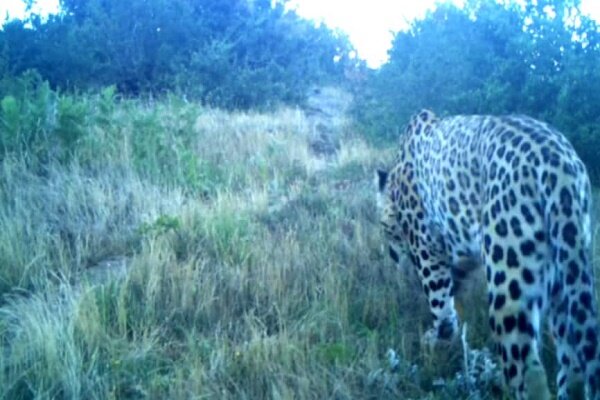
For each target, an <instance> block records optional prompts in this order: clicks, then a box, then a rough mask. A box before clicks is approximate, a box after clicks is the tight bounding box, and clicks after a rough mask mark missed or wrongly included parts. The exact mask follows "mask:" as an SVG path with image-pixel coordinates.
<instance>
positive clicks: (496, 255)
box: [492, 244, 504, 263]
mask: <svg viewBox="0 0 600 400" xmlns="http://www.w3.org/2000/svg"><path fill="white" fill-rule="evenodd" d="M503 257H504V251H503V250H502V247H500V246H499V245H497V244H495V245H494V250H493V252H492V261H493V262H494V263H498V262H500V261H501V260H502V258H503Z"/></svg>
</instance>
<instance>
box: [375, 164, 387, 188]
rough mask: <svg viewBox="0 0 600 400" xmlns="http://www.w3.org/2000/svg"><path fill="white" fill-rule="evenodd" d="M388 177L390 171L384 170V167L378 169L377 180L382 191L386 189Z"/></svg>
mask: <svg viewBox="0 0 600 400" xmlns="http://www.w3.org/2000/svg"><path fill="white" fill-rule="evenodd" d="M387 179H388V172H387V171H384V170H382V169H378V170H377V177H376V182H377V187H378V188H379V191H380V192H383V190H384V189H385V185H386V184H387Z"/></svg>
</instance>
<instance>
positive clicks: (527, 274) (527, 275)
mask: <svg viewBox="0 0 600 400" xmlns="http://www.w3.org/2000/svg"><path fill="white" fill-rule="evenodd" d="M522 275H523V281H525V283H527V284H528V285H531V284H533V282H535V278H534V276H533V273H532V272H531V270H530V269H529V268H523V273H522Z"/></svg>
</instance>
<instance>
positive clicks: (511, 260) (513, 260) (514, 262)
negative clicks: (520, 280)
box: [506, 247, 519, 268]
mask: <svg viewBox="0 0 600 400" xmlns="http://www.w3.org/2000/svg"><path fill="white" fill-rule="evenodd" d="M506 265H508V267H509V268H517V267H518V266H519V258H518V257H517V252H516V251H515V250H514V249H513V248H512V247H509V248H508V250H507V251H506Z"/></svg>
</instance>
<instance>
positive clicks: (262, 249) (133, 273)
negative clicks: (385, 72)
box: [0, 92, 600, 399]
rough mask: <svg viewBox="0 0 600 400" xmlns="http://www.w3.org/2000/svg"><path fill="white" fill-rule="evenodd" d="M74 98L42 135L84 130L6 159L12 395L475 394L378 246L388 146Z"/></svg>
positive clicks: (2, 381)
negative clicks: (318, 149) (333, 144)
mask: <svg viewBox="0 0 600 400" xmlns="http://www.w3.org/2000/svg"><path fill="white" fill-rule="evenodd" d="M17 100H18V99H17ZM62 101H63V102H66V100H62ZM63 106H64V107H66V108H65V109H66V110H68V111H69V110H70V112H71V114H68V113H66V114H64V113H60V112H59V113H58V115H59V116H64V115H71V118H70V119H68V120H67V122H68V123H70V125H69V124H68V123H67V122H64V123H62V124H60V123H58V124H56V125H52V126H53V127H54V128H52V129H54V130H52V129H46V130H44V129H42V130H41V131H43V132H51V133H52V134H55V132H56V129H58V128H60V127H63V128H64V129H63V131H62V132H63V134H62V135H63V136H60V135H59V136H58V137H59V138H62V137H64V138H74V140H72V141H68V140H67V141H65V140H62V142H60V143H62V144H61V147H57V148H54V149H53V148H50V150H48V147H47V146H46V147H44V149H43V151H42V150H41V148H40V147H39V146H38V147H36V146H37V145H36V143H38V142H37V141H36V140H37V139H35V138H34V139H32V140H31V141H30V142H28V143H29V144H28V147H27V149H26V150H27V151H25V150H22V151H19V149H18V148H15V149H13V150H14V151H13V152H11V153H8V152H7V153H5V156H4V158H3V159H2V161H1V163H0V196H1V197H0V226H1V227H2V229H0V293H1V294H2V297H1V298H0V342H1V343H2V345H3V352H2V357H0V398H5V399H33V398H36V399H38V398H39V399H50V398H53V399H79V398H81V399H84V398H85V399H124V398H128V399H141V398H148V399H159V398H173V399H200V398H203V399H204V398H215V399H227V398H231V399H259V398H273V399H280V398H282V399H302V398H308V399H313V398H314V399H323V398H331V399H358V398H360V399H369V398H372V399H381V398H404V399H409V398H414V399H420V398H430V399H434V398H435V399H446V398H453V399H456V398H466V397H467V396H468V394H467V393H468V391H467V388H466V386H464V385H462V384H461V381H460V380H457V379H454V377H455V374H456V372H457V371H460V364H461V357H462V354H460V352H450V353H449V354H448V355H445V356H443V357H441V358H440V357H435V358H434V357H433V356H431V355H430V354H429V353H428V352H427V351H426V349H424V348H422V346H421V344H420V339H419V338H420V336H421V334H422V332H423V331H424V330H425V329H427V328H428V324H429V316H428V314H429V313H428V311H427V308H426V304H425V301H424V298H423V296H422V294H421V290H420V289H418V288H417V285H416V284H415V280H414V277H413V276H412V275H411V274H410V273H409V271H407V270H403V269H399V268H397V267H396V266H394V265H393V264H392V263H391V261H390V260H388V258H387V256H386V252H385V248H384V247H383V246H382V243H383V241H382V237H381V234H380V230H379V227H378V224H377V218H376V215H375V208H374V204H375V203H374V197H373V188H372V177H373V170H374V169H375V168H376V167H377V166H378V165H381V163H382V162H385V161H387V160H389V159H390V158H391V157H392V155H393V151H394V149H393V148H390V149H389V150H381V149H375V148H372V147H370V146H369V145H368V144H367V143H366V142H364V141H363V140H361V138H360V135H358V134H357V133H355V132H353V131H352V129H351V125H349V124H348V123H347V122H348V121H345V120H344V119H343V118H342V119H340V118H338V119H335V120H334V123H333V125H332V126H330V127H329V128H328V129H330V131H331V132H334V133H335V135H336V138H337V142H338V144H339V150H338V151H337V153H336V154H335V155H331V156H327V157H325V156H318V155H315V154H314V153H313V152H311V150H310V149H311V147H310V146H309V143H310V141H311V140H312V139H313V136H314V134H315V130H319V129H318V128H317V127H316V123H315V121H314V119H309V118H307V117H306V115H305V114H304V113H303V112H301V111H298V110H281V111H279V112H276V113H274V114H253V113H224V112H222V111H218V110H210V109H205V108H202V107H200V106H198V105H196V104H189V103H185V102H182V101H179V100H176V99H174V98H173V99H170V100H165V101H161V102H156V103H147V102H146V103H142V102H139V101H120V102H119V101H116V100H115V99H114V98H112V94H111V93H110V92H105V93H104V94H103V95H101V96H98V97H82V98H77V99H74V100H73V101H72V103H71V104H66V105H63ZM77 107H79V108H77ZM21 110H22V108H21ZM65 118H66V117H65ZM27 122H28V121H24V120H23V121H21V122H18V121H17V123H16V124H17V125H15V126H13V128H11V129H15V130H17V129H18V131H19V132H25V129H24V128H22V127H23V126H25V125H27V124H26V123H27ZM19 124H20V125H19ZM27 126H29V125H27ZM56 127H58V128H56ZM55 128H56V129H55ZM15 132H16V131H15ZM57 135H58V134H57ZM44 140H46V139H44ZM17 147H18V146H17ZM32 148H34V149H38V150H39V151H38V152H37V153H36V154H39V158H35V159H34V158H33V157H31V154H32V153H31V149H32ZM65 149H66V150H65ZM46 153H52V154H53V155H54V156H55V157H54V158H52V159H56V160H58V161H53V162H40V161H39V159H43V158H44V154H46ZM595 252H596V255H598V254H600V244H599V243H598V241H597V242H596V248H595ZM469 296H470V297H469V298H468V300H467V301H469V307H464V308H463V309H462V311H461V312H462V313H463V315H464V316H465V317H466V319H467V320H469V321H470V325H469V338H468V340H469V342H470V344H471V346H474V347H481V346H483V345H485V344H487V333H486V326H485V325H486V323H485V321H486V319H485V312H486V305H485V303H486V302H485V296H483V295H482V293H481V291H480V290H475V291H474V292H473V293H470V294H469ZM463 304H464V302H463ZM389 349H394V350H395V352H396V353H397V356H398V360H397V361H398V364H397V365H396V366H395V367H394V368H392V366H391V365H390V361H389V359H388V355H387V354H388V350H389ZM440 378H442V379H440ZM491 396H492V393H491V392H489V391H487V389H485V388H483V389H482V391H481V393H480V398H490V397H491Z"/></svg>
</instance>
